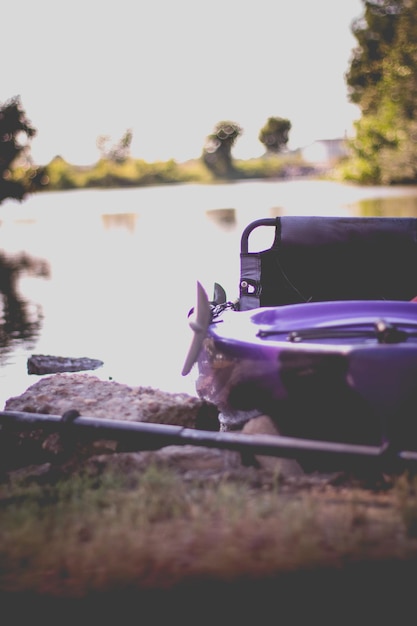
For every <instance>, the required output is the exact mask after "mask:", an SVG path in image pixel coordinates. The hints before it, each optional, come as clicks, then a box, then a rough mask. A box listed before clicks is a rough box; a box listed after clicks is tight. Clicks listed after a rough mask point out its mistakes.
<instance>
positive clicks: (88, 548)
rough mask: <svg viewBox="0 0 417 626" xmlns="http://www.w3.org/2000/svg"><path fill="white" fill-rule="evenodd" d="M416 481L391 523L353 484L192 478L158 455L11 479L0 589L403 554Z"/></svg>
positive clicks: (124, 583) (90, 584) (67, 586)
mask: <svg viewBox="0 0 417 626" xmlns="http://www.w3.org/2000/svg"><path fill="white" fill-rule="evenodd" d="M410 484H411V483H410V482H409V481H406V482H403V483H401V484H400V486H399V487H398V488H396V490H395V494H396V496H395V498H396V503H397V504H396V508H395V509H394V510H392V511H390V515H389V516H388V518H387V520H385V522H384V523H383V524H382V523H380V520H378V519H374V517H375V510H376V509H372V510H371V509H370V508H369V507H368V506H367V503H366V502H364V501H363V495H362V496H361V497H359V496H358V494H357V493H356V492H355V491H352V492H351V493H350V495H349V497H346V498H345V501H344V503H343V506H340V507H331V508H329V506H328V503H327V504H326V501H325V500H322V499H320V498H319V499H317V497H316V496H314V495H313V494H310V493H309V492H308V491H307V492H305V493H303V494H301V493H298V494H297V493H293V494H288V493H286V491H285V490H284V489H283V487H282V486H281V483H280V481H279V480H272V481H270V482H269V483H268V484H264V485H263V486H261V485H259V484H258V483H257V482H256V480H255V478H254V477H252V478H248V477H246V478H244V479H243V478H242V479H240V480H237V479H233V480H231V479H229V478H228V477H227V476H225V477H224V478H223V479H221V480H219V481H216V482H213V481H208V482H205V481H197V480H184V479H183V478H182V477H181V476H180V475H179V474H177V473H175V472H173V471H172V470H171V471H170V470H168V469H166V468H161V467H157V466H156V465H151V466H149V467H148V469H147V470H146V471H143V472H139V471H136V472H134V473H132V472H130V473H129V474H123V473H121V472H120V471H119V472H118V471H113V470H112V471H104V472H103V474H102V475H100V476H97V475H96V476H94V475H77V476H73V477H72V478H70V479H65V480H64V479H62V480H60V481H58V482H56V483H55V484H38V483H34V482H32V483H29V484H28V483H25V482H23V481H17V482H12V483H4V484H2V485H1V486H0V592H3V593H4V592H8V593H10V592H19V593H22V592H31V593H35V594H40V595H47V596H51V597H69V598H82V597H85V596H87V595H88V594H90V593H92V592H107V591H110V590H111V591H114V590H115V589H116V590H117V589H126V588H131V589H132V588H133V589H142V590H143V589H169V588H174V587H175V586H177V585H180V584H183V583H184V582H187V581H195V580H206V581H209V580H216V581H223V582H228V581H236V580H253V581H256V580H262V579H268V578H270V577H272V576H274V575H276V574H277V573H278V572H291V571H297V570H299V569H300V568H301V569H308V570H311V569H314V568H318V567H320V568H322V567H335V568H340V567H341V566H342V565H344V564H346V563H347V562H355V561H357V560H360V559H364V558H365V559H366V558H380V557H381V555H382V553H383V555H384V557H385V556H389V557H390V558H392V557H395V558H403V557H404V555H408V556H409V555H410V541H411V543H412V542H413V538H414V537H415V528H416V527H417V497H415V496H414V499H413V500H412V504H411V499H410V497H409V495H410V489H411V491H412V492H413V493H414V488H415V487H414V486H412V487H410ZM397 496H398V497H397ZM361 498H362V499H361ZM383 512H384V511H383ZM385 513H386V512H384V514H385ZM407 532H408V533H409V535H408V537H407ZM399 535H401V536H402V537H403V538H402V540H401V541H400V542H399V540H398V538H399Z"/></svg>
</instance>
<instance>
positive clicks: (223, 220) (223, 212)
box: [206, 209, 236, 230]
mask: <svg viewBox="0 0 417 626" xmlns="http://www.w3.org/2000/svg"><path fill="white" fill-rule="evenodd" d="M206 215H207V217H208V218H209V220H210V221H212V222H214V223H215V224H217V225H219V226H220V227H221V228H222V229H223V230H232V229H233V228H234V227H235V226H236V209H209V210H208V211H206Z"/></svg>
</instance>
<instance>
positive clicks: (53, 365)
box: [27, 354, 103, 375]
mask: <svg viewBox="0 0 417 626" xmlns="http://www.w3.org/2000/svg"><path fill="white" fill-rule="evenodd" d="M102 365H103V361H99V360H98V359H90V358H88V357H80V358H73V357H63V356H51V355H49V354H32V356H30V357H29V358H28V360H27V371H28V374H37V375H44V374H56V373H58V372H82V371H85V370H96V369H98V368H99V367H101V366H102Z"/></svg>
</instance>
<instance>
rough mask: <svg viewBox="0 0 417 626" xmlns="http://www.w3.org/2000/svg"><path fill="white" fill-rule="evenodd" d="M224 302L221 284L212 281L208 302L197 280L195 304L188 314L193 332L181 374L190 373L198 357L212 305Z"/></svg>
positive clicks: (209, 320) (209, 321)
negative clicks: (210, 295) (212, 293)
mask: <svg viewBox="0 0 417 626" xmlns="http://www.w3.org/2000/svg"><path fill="white" fill-rule="evenodd" d="M225 303H226V292H225V290H224V289H223V287H222V286H221V285H219V284H218V283H214V296H213V300H212V302H210V301H209V299H208V296H207V293H206V291H205V290H204V288H203V286H202V285H201V283H200V282H198V281H197V305H196V307H195V308H192V309H191V311H190V312H189V314H188V317H189V325H190V328H191V330H192V331H193V333H194V334H193V338H192V340H191V345H190V347H189V349H188V352H187V356H186V358H185V362H184V366H183V368H182V372H181V374H182V376H187V374H189V373H190V371H191V369H192V367H193V365H194V363H195V362H196V361H197V359H198V355H199V354H200V350H201V347H202V345H203V341H204V338H205V336H206V334H207V329H208V327H209V326H210V323H211V320H212V311H213V307H216V306H218V305H220V304H225Z"/></svg>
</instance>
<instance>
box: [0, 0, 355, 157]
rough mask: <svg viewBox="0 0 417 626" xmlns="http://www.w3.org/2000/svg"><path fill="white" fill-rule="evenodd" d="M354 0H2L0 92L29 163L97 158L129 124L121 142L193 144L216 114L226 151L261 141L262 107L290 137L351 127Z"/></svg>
mask: <svg viewBox="0 0 417 626" xmlns="http://www.w3.org/2000/svg"><path fill="white" fill-rule="evenodd" d="M362 13H363V3H362V1H361V0H285V1H284V0H252V1H249V2H244V1H243V0H210V2H208V1H207V0H206V1H205V2H202V1H201V0H147V1H146V2H145V1H144V0H133V1H132V0H117V1H113V2H106V1H105V0H102V1H101V2H99V0H72V1H71V2H57V0H36V2H34V0H20V2H7V3H5V4H4V6H3V8H2V10H1V13H0V15H1V21H2V28H1V37H0V55H1V57H0V58H1V59H2V63H1V66H0V104H2V103H4V102H6V101H7V100H9V99H10V98H12V97H14V96H20V99H21V102H22V106H23V109H24V110H25V112H26V114H27V117H28V118H29V119H30V121H31V122H32V124H33V126H34V127H35V128H36V129H37V135H36V137H35V138H34V139H33V140H32V142H31V153H32V156H33V159H34V161H35V163H37V164H47V163H48V162H49V161H50V160H51V159H52V158H54V157H55V156H57V155H60V156H62V157H63V158H64V159H65V160H66V161H68V162H70V163H73V164H75V165H88V164H92V163H94V162H96V161H97V160H98V158H99V151H98V149H97V145H96V140H97V138H98V137H99V136H102V135H107V136H109V137H110V140H111V142H113V143H116V142H117V141H118V140H119V139H120V138H121V137H122V135H123V134H124V133H125V131H126V130H128V129H131V130H132V133H133V140H132V144H131V154H132V156H133V157H135V158H143V159H145V160H147V161H156V160H163V161H164V160H168V159H171V158H173V159H175V160H177V161H179V162H182V161H186V160H188V159H191V158H197V157H199V156H200V155H201V151H202V149H203V146H204V143H205V140H206V137H207V136H208V135H209V134H210V133H211V132H213V129H214V127H215V125H216V124H217V123H218V122H219V121H222V120H230V121H233V122H235V123H237V124H238V125H239V126H240V127H241V128H242V130H243V134H242V136H241V137H239V138H238V140H237V142H236V144H235V146H234V148H233V152H232V154H233V156H234V157H236V158H242V159H247V158H252V157H257V156H260V155H261V154H262V153H263V152H264V148H263V145H262V144H261V143H260V142H259V140H258V135H259V131H260V129H261V128H262V126H264V124H265V123H266V121H267V119H268V118H269V117H284V118H287V119H289V120H290V122H291V125H292V128H291V131H290V138H289V144H288V146H289V147H290V148H292V149H294V148H299V147H304V146H307V145H309V144H310V143H312V142H314V141H315V140H317V139H333V138H337V137H342V136H344V135H346V134H347V135H351V134H352V132H353V122H354V120H355V119H358V117H359V109H358V108H357V107H356V106H354V105H353V104H351V103H349V100H348V94H347V86H346V82H345V77H344V74H345V72H346V71H347V70H348V68H349V62H350V58H351V53H352V50H353V48H354V47H355V44H356V40H355V38H354V37H353V35H352V33H351V24H352V21H353V20H354V19H355V18H358V17H360V16H361V15H362Z"/></svg>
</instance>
